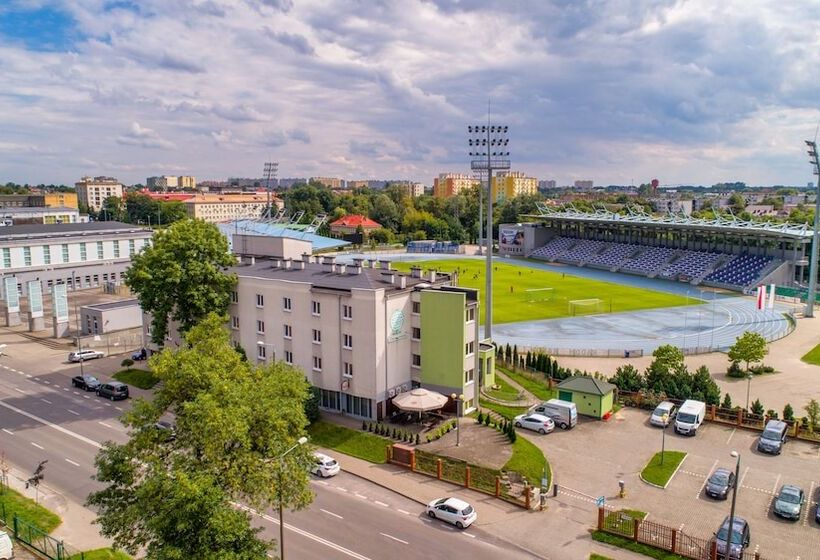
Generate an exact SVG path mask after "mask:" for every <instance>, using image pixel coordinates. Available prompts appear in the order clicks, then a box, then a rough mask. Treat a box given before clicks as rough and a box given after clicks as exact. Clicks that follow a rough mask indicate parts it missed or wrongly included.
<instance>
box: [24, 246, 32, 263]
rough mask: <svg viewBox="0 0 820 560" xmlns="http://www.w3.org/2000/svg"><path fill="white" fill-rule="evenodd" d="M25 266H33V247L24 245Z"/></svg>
mask: <svg viewBox="0 0 820 560" xmlns="http://www.w3.org/2000/svg"><path fill="white" fill-rule="evenodd" d="M23 266H31V247H23Z"/></svg>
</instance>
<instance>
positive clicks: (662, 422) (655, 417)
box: [649, 401, 678, 428]
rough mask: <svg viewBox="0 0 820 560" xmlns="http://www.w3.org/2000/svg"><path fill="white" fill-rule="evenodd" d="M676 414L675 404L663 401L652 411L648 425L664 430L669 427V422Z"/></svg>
mask: <svg viewBox="0 0 820 560" xmlns="http://www.w3.org/2000/svg"><path fill="white" fill-rule="evenodd" d="M677 412H678V407H676V406H675V403H672V402H669V401H663V402H662V403H660V404H659V405H658V406H656V407H655V410H653V411H652V415H651V416H650V417H649V423H650V424H652V425H653V426H658V427H660V428H665V427H667V426H668V425H669V422H671V421H672V420H674V419H675V414H676V413H677Z"/></svg>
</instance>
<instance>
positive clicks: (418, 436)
mask: <svg viewBox="0 0 820 560" xmlns="http://www.w3.org/2000/svg"><path fill="white" fill-rule="evenodd" d="M419 443H421V436H420V435H419V434H416V445H418V444H419Z"/></svg>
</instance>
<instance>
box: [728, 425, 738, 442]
mask: <svg viewBox="0 0 820 560" xmlns="http://www.w3.org/2000/svg"><path fill="white" fill-rule="evenodd" d="M736 431H737V428H732V433H731V434H729V437H728V438H727V439H726V445H729V442H730V441H732V436H734V435H735V432H736Z"/></svg>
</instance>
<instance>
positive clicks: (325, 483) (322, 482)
mask: <svg viewBox="0 0 820 560" xmlns="http://www.w3.org/2000/svg"><path fill="white" fill-rule="evenodd" d="M313 482H315V483H316V484H321V485H322V486H330V484H329V483H327V482H325V481H324V480H314V481H313Z"/></svg>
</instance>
